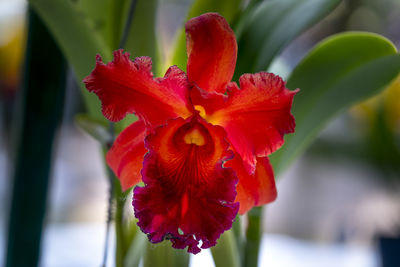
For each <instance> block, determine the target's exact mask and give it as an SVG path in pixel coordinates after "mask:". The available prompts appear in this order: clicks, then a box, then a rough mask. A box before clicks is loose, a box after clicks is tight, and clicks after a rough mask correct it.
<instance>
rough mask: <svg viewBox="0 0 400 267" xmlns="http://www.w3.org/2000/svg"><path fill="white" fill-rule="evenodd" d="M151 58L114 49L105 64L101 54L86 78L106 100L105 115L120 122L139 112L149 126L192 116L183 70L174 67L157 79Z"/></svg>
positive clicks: (103, 101)
mask: <svg viewBox="0 0 400 267" xmlns="http://www.w3.org/2000/svg"><path fill="white" fill-rule="evenodd" d="M151 65H152V63H151V59H150V58H149V57H138V58H136V59H135V61H131V60H130V59H129V53H123V52H122V50H121V49H120V50H117V51H115V52H114V59H113V61H112V62H110V63H108V64H104V63H103V62H102V60H101V58H100V56H97V63H96V67H95V69H94V70H93V71H92V73H91V74H90V75H89V76H88V77H86V78H85V79H84V83H85V84H86V88H87V89H88V90H89V91H90V92H94V93H95V94H97V96H98V97H99V98H100V100H101V102H102V112H103V115H104V116H105V117H106V118H107V119H109V120H111V121H119V120H121V119H123V118H124V117H125V115H126V114H127V113H136V115H137V116H138V117H139V118H140V119H142V120H144V122H145V123H146V124H147V125H150V126H152V127H155V126H157V125H161V124H164V123H165V121H166V120H167V119H170V118H177V117H183V118H186V117H188V116H190V114H191V113H190V111H189V109H188V96H187V94H188V81H187V78H186V75H185V73H184V72H183V71H181V70H180V69H178V68H177V67H175V66H173V67H170V68H169V69H168V71H167V73H166V74H165V76H164V77H163V78H156V79H155V78H153V74H152V72H151Z"/></svg>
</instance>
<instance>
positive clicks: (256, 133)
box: [191, 72, 298, 174]
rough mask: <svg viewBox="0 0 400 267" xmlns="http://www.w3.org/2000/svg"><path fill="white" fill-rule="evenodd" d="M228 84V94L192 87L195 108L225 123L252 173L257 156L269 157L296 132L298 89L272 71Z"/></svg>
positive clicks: (241, 78)
mask: <svg viewBox="0 0 400 267" xmlns="http://www.w3.org/2000/svg"><path fill="white" fill-rule="evenodd" d="M239 81H240V87H241V89H239V88H238V86H237V85H236V83H230V84H229V85H228V95H222V94H216V93H207V92H204V91H202V90H201V89H199V88H194V89H193V90H192V91H191V101H192V103H193V105H194V106H195V108H197V109H198V110H199V107H202V108H203V109H204V110H206V111H207V112H206V113H205V115H204V117H205V118H206V119H207V121H209V122H212V123H213V124H216V125H220V126H222V127H224V129H225V131H226V132H227V135H228V140H229V142H230V143H231V145H232V146H233V148H234V149H235V151H236V152H237V153H238V154H239V155H240V157H241V158H242V159H243V163H244V165H245V168H246V170H247V172H248V173H249V174H252V173H254V171H255V167H256V163H257V160H256V157H266V156H268V155H269V154H271V153H272V152H274V151H276V150H277V149H278V148H280V147H281V146H282V145H283V142H284V140H283V136H284V134H287V133H292V132H294V128H295V120H294V117H293V115H292V114H291V112H290V109H291V107H292V101H293V96H294V95H295V94H296V93H297V92H298V90H294V91H290V90H288V89H286V88H285V82H284V81H283V80H282V79H281V78H280V77H279V76H276V75H274V74H272V73H266V72H260V73H256V74H244V75H242V76H241V77H240V80H239Z"/></svg>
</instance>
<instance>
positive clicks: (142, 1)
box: [124, 0, 159, 73]
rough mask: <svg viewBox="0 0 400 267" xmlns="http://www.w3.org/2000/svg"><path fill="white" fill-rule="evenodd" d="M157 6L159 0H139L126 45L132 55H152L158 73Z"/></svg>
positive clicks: (154, 67)
mask: <svg viewBox="0 0 400 267" xmlns="http://www.w3.org/2000/svg"><path fill="white" fill-rule="evenodd" d="M157 6H158V1H157V0H137V4H136V9H135V14H134V17H133V21H132V25H131V27H130V30H129V33H128V40H127V42H126V45H125V47H124V48H125V49H126V50H127V51H129V52H130V53H131V55H132V57H139V56H149V57H151V59H152V61H153V63H154V64H153V72H154V73H158V72H157V64H156V63H157V62H158V61H159V53H158V51H157V49H158V47H157V36H156V15H157Z"/></svg>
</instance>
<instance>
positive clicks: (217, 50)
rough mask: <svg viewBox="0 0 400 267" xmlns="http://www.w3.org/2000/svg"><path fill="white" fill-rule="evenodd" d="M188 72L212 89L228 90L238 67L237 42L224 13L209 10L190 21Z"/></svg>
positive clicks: (187, 45) (195, 80)
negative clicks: (227, 87)
mask: <svg viewBox="0 0 400 267" xmlns="http://www.w3.org/2000/svg"><path fill="white" fill-rule="evenodd" d="M186 38H187V40H186V47H187V53H188V65H187V73H188V78H189V80H190V81H191V82H194V83H196V84H197V86H199V87H200V88H202V89H203V90H206V91H209V92H219V93H224V92H225V91H226V85H227V84H228V82H230V81H231V79H232V76H233V72H234V71H235V65H236V56H237V43H236V39H235V34H234V33H233V31H232V29H231V28H230V27H229V24H228V22H227V21H226V20H225V18H224V17H222V16H221V15H219V14H217V13H206V14H203V15H201V16H199V17H196V18H193V19H191V20H189V21H188V22H187V23H186Z"/></svg>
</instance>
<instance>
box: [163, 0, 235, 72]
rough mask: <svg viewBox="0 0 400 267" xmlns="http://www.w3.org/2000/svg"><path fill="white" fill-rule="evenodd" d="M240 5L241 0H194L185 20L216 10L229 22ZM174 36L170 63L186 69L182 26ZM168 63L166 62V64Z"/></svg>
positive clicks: (184, 40)
mask: <svg viewBox="0 0 400 267" xmlns="http://www.w3.org/2000/svg"><path fill="white" fill-rule="evenodd" d="M241 6H242V0H218V1H216V0H196V1H194V3H193V4H192V6H191V8H190V9H189V12H188V15H187V17H186V20H185V22H186V21H187V20H189V19H191V18H193V17H197V16H200V15H201V14H204V13H207V12H217V13H219V14H221V15H222V16H224V17H225V19H226V20H227V21H228V23H231V22H232V21H233V20H234V19H235V17H236V15H237V14H238V13H239V11H240V8H241ZM176 36H177V37H176V43H175V51H174V53H173V56H172V64H174V65H177V66H178V67H179V68H180V69H182V70H186V63H187V54H186V37H185V30H184V27H183V26H182V27H181V28H180V29H179V30H178V31H177V33H176ZM170 63H171V62H167V64H168V65H170Z"/></svg>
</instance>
